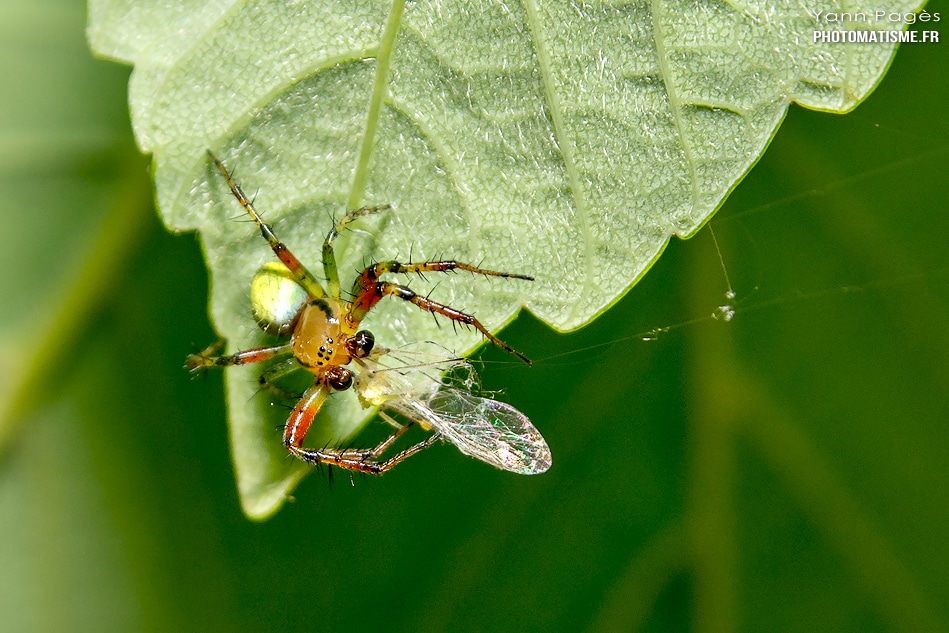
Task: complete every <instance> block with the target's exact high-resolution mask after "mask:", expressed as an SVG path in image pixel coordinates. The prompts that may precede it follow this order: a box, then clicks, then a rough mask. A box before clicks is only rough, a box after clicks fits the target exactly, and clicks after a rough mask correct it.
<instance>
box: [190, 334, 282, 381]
mask: <svg viewBox="0 0 949 633" xmlns="http://www.w3.org/2000/svg"><path fill="white" fill-rule="evenodd" d="M222 345H224V342H223V341H218V342H217V343H214V344H213V345H210V346H208V347H207V349H205V350H204V351H202V352H201V353H199V354H188V357H187V358H186V359H185V369H187V370H189V371H191V372H192V373H197V372H200V371H204V370H205V369H210V368H211V367H230V366H231V365H249V364H251V363H260V362H262V361H265V360H270V359H272V358H279V357H281V356H288V355H290V354H292V353H293V344H292V343H287V344H286V345H274V346H273V347H255V348H254V349H248V350H244V351H243V352H237V353H236V354H225V355H223V356H215V355H214V354H215V352H217V351H218V350H219V349H221V346H222Z"/></svg>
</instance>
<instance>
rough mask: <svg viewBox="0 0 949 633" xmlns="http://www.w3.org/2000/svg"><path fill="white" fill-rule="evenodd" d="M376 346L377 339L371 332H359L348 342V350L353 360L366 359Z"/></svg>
mask: <svg viewBox="0 0 949 633" xmlns="http://www.w3.org/2000/svg"><path fill="white" fill-rule="evenodd" d="M375 344H376V337H375V336H373V335H372V332H370V331H369V330H359V331H358V332H356V333H355V334H353V335H352V336H351V337H350V338H349V340H348V341H346V349H347V350H348V351H349V355H350V356H352V357H353V358H365V357H366V356H369V352H371V351H372V348H373V347H374V346H375Z"/></svg>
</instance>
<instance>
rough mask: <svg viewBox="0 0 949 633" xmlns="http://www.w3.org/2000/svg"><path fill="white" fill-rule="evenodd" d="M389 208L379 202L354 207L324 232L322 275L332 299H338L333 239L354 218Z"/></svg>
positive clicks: (337, 274) (337, 279) (337, 275)
mask: <svg viewBox="0 0 949 633" xmlns="http://www.w3.org/2000/svg"><path fill="white" fill-rule="evenodd" d="M388 208H389V205H387V204H381V205H379V206H377V207H363V208H361V209H354V210H352V211H350V212H349V213H347V214H346V215H345V216H343V219H342V220H340V221H339V222H337V223H336V224H335V225H334V226H333V228H331V229H330V232H329V233H327V234H326V240H325V241H324V242H323V275H324V276H325V277H326V288H327V290H329V294H330V296H331V297H333V298H334V299H339V297H340V289H339V270H337V268H336V252H335V251H334V249H333V240H335V239H336V238H337V237H339V234H340V233H342V232H343V231H344V230H345V229H346V227H347V226H349V224H350V223H351V222H353V221H354V220H357V219H359V218H361V217H363V216H364V215H372V214H373V213H378V212H379V211H385V210H386V209H388Z"/></svg>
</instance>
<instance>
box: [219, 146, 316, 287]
mask: <svg viewBox="0 0 949 633" xmlns="http://www.w3.org/2000/svg"><path fill="white" fill-rule="evenodd" d="M208 156H210V157H211V160H212V161H213V162H214V166H215V167H217V169H218V171H219V172H221V174H222V175H223V176H224V179H225V180H226V181H227V186H228V187H230V189H231V193H233V194H234V197H235V198H237V201H238V202H239V203H240V204H241V206H242V207H244V210H245V211H247V214H248V215H250V217H251V219H253V220H254V223H255V224H256V225H257V228H259V229H260V234H261V235H262V236H263V238H264V239H265V240H267V243H268V244H270V248H271V249H272V250H273V252H274V255H276V256H277V259H279V260H280V261H281V262H283V264H284V265H285V266H286V267H287V268H289V269H290V272H291V273H292V274H293V277H294V279H296V281H297V282H298V283H299V284H300V285H301V286H303V288H304V290H306V291H307V293H308V294H309V295H310V296H311V297H313V298H314V299H319V298H321V297H324V296H326V291H325V290H323V287H322V286H321V285H320V282H318V281H317V280H316V278H315V277H314V276H313V274H312V273H311V272H310V271H309V270H307V269H306V266H304V265H303V264H302V263H301V262H300V260H299V259H297V258H296V255H294V254H293V253H291V252H290V249H289V248H287V246H286V245H285V244H284V243H283V242H281V241H280V240H278V239H277V236H276V235H275V234H274V232H273V229H272V228H271V227H270V225H268V224H267V223H266V222H264V221H263V219H262V218H261V217H260V214H259V213H257V209H255V208H254V204H253V203H252V202H251V201H250V199H249V198H248V197H247V196H246V195H245V194H244V191H243V190H242V189H241V187H240V185H238V184H237V183H236V182H235V181H234V179H233V178H232V177H231V174H230V172H229V171H227V167H225V166H224V163H222V162H221V161H220V160H218V158H217V156H215V155H214V154H213V153H212V152H211V150H208Z"/></svg>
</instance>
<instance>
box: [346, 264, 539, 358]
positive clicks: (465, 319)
mask: <svg viewBox="0 0 949 633" xmlns="http://www.w3.org/2000/svg"><path fill="white" fill-rule="evenodd" d="M453 270H465V271H468V272H470V273H475V274H478V275H485V276H489V277H507V278H511V279H524V280H526V281H533V280H534V278H533V277H528V276H527V275H516V274H513V273H501V272H497V271H494V270H485V269H483V268H478V267H476V266H472V265H470V264H465V263H462V262H457V261H454V260H449V261H441V262H420V263H415V264H411V263H409V264H402V263H399V262H395V261H390V262H379V263H378V264H374V265H372V266H369V267H368V268H366V270H364V271H363V272H362V274H360V275H359V277H357V278H356V283H355V284H354V285H353V295H354V298H353V302H352V304H351V307H350V310H349V314H348V315H347V316H346V319H347V320H348V321H349V325H350V327H352V328H353V329H355V328H357V327H358V326H359V323H360V322H361V321H362V320H363V319H364V318H365V316H366V314H367V313H368V312H369V311H370V310H371V309H372V308H373V307H374V306H375V305H376V304H377V303H379V301H381V300H382V298H383V297H385V296H393V297H398V298H399V299H402V300H403V301H408V302H410V303H413V304H415V305H416V306H418V307H419V308H421V309H422V310H426V311H428V312H431V313H432V314H440V315H442V316H444V317H448V318H449V319H451V320H452V321H455V322H457V323H462V324H464V325H470V326H471V327H473V328H475V329H476V330H478V331H479V332H481V333H482V334H483V335H484V337H485V338H486V339H488V340H489V341H491V342H492V343H493V344H494V345H496V346H497V347H500V348H501V349H503V350H504V351H505V352H507V353H508V354H513V355H514V356H517V357H518V358H520V359H521V360H522V361H524V362H525V363H527V364H528V365H530V364H531V360H530V359H529V358H527V357H526V356H524V355H523V354H521V353H520V352H518V351H517V350H516V349H514V348H513V347H511V346H510V345H507V344H506V343H504V342H503V341H502V340H501V339H499V338H498V337H496V336H495V335H494V334H492V333H491V332H490V331H489V330H488V328H486V327H484V325H483V324H482V323H481V321H479V320H478V319H477V318H475V317H474V315H472V314H468V313H466V312H462V311H461V310H457V309H455V308H452V307H451V306H447V305H445V304H443V303H438V302H437V301H432V300H431V299H429V298H428V297H423V296H421V295H418V294H416V293H415V292H413V291H412V290H411V289H409V288H408V287H406V286H403V285H400V284H396V283H392V282H388V281H379V276H380V275H383V274H385V273H403V274H410V273H427V272H450V271H453Z"/></svg>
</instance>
